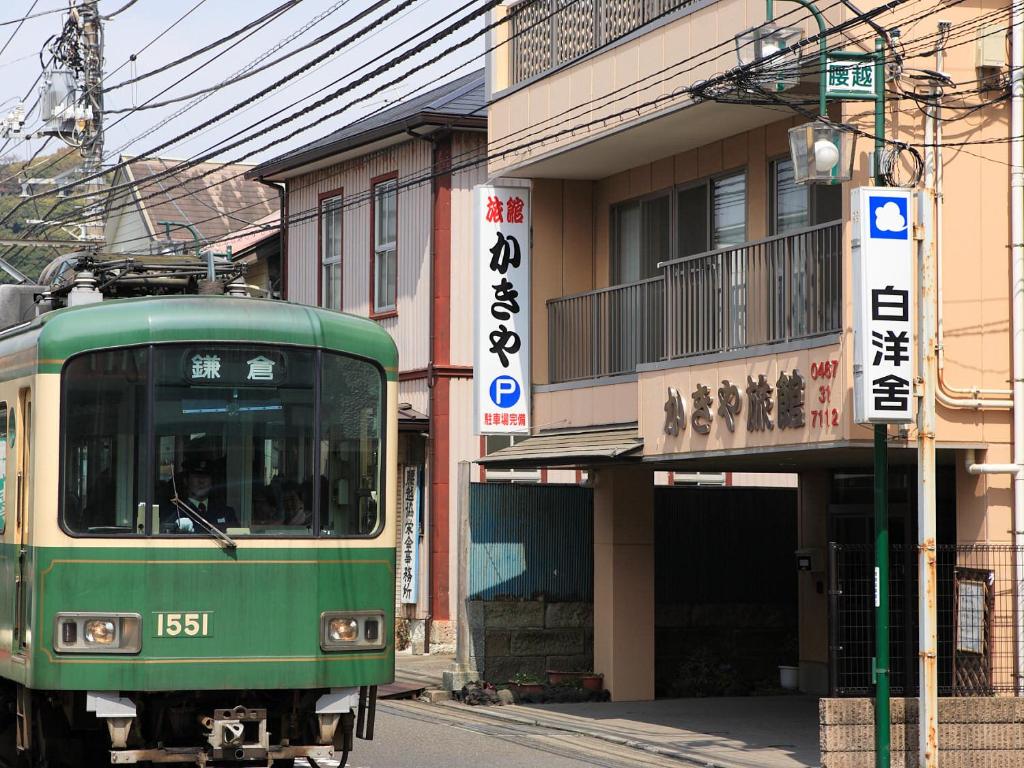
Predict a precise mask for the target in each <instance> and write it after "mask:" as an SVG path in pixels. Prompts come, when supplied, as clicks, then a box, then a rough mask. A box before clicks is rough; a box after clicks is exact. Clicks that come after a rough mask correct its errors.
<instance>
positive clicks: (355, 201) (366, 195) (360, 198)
mask: <svg viewBox="0 0 1024 768" xmlns="http://www.w3.org/2000/svg"><path fill="white" fill-rule="evenodd" d="M908 1H910V0H895V2H891V3H889V4H888V6H887V7H885V8H880V9H876V12H875V15H877V14H878V13H881V12H882V11H885V10H890V9H891V8H894V7H896V6H898V5H902V4H904V3H905V2H908ZM861 21H862V20H861V19H854V20H851V21H849V22H844V23H843V24H841V25H837V26H836V28H834V30H832V31H839V30H841V29H846V28H848V27H849V26H851V25H852V24H857V23H860V22H861ZM829 33H830V34H831V32H829ZM813 42H815V38H813V37H812V38H808V39H807V40H805V41H802V42H801V43H800V44H799V45H807V44H811V43H813ZM730 43H731V41H730ZM794 47H799V46H794ZM783 53H785V52H783ZM692 59H693V57H690V59H688V60H686V61H690V60H692ZM759 65H760V62H759V63H758V65H757V66H759ZM671 68H673V67H668V68H665V69H666V70H667V69H671ZM748 68H753V65H748ZM663 71H664V70H663ZM727 74H728V73H727ZM720 77H725V76H724V75H723V76H720ZM633 85H638V83H634V84H633ZM676 95H677V94H669V95H661V96H659V97H657V98H655V99H652V100H650V101H649V102H646V103H644V104H641V105H638V106H631V107H628V108H626V109H624V110H621V111H620V112H618V113H614V114H611V115H606V116H603V117H601V118H596V119H594V120H592V121H590V122H589V123H584V124H582V125H577V126H572V127H570V128H567V129H564V130H563V131H561V132H559V133H556V134H546V135H544V136H541V137H536V138H533V139H531V140H529V141H527V142H524V143H522V144H519V145H518V146H515V147H511V148H507V149H505V150H503V151H501V152H496V153H492V152H488V153H486V154H485V155H484V156H481V157H478V158H476V159H474V160H470V161H467V162H465V163H461V164H453V165H452V167H451V168H450V169H446V170H445V171H444V173H452V172H456V171H458V170H462V169H464V168H468V167H472V166H475V165H479V164H481V163H483V162H488V161H489V160H491V159H495V158H496V157H500V156H505V155H508V154H514V153H516V152H519V151H522V150H523V149H526V148H529V147H531V146H533V145H536V144H538V143H543V142H546V141H551V140H554V139H557V138H559V137H560V135H564V134H565V133H567V132H571V131H575V130H584V129H586V128H588V127H593V126H595V125H597V124H600V123H604V122H606V121H607V120H609V119H611V118H614V117H621V116H625V115H630V114H633V113H634V112H636V111H637V110H638V108H643V107H646V106H652V105H656V104H658V103H659V102H661V101H664V100H665V99H668V98H675V97H676ZM787 106H788V105H787ZM436 175H439V174H436V173H428V174H425V175H422V176H420V177H417V178H414V179H412V180H409V181H406V182H401V183H400V185H399V186H400V187H409V186H415V185H416V184H420V183H425V182H426V181H429V180H431V179H432V178H434V177H435V176H436ZM371 198H372V191H370V190H367V191H365V192H363V193H360V194H359V195H357V196H350V197H349V198H347V199H346V200H345V201H343V204H342V207H343V208H351V207H354V206H356V205H362V204H365V203H366V202H368V201H369V199H371ZM317 211H318V209H310V210H309V211H308V212H306V213H307V215H305V216H302V217H296V216H293V215H292V213H291V212H290V213H289V215H288V218H287V224H288V225H292V224H294V223H296V222H297V221H301V220H303V219H308V218H311V217H312V216H313V215H316V213H317ZM256 231H258V230H256ZM238 234H239V233H238V232H235V233H231V235H230V237H236V236H238ZM223 239H227V238H223Z"/></svg>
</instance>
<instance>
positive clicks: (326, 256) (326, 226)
mask: <svg viewBox="0 0 1024 768" xmlns="http://www.w3.org/2000/svg"><path fill="white" fill-rule="evenodd" d="M341 203H342V197H341V195H335V196H332V197H325V198H323V199H322V200H321V201H320V306H322V307H326V308H327V309H339V310H340V309H341V252H342V245H341V234H342V219H341V217H342V208H341Z"/></svg>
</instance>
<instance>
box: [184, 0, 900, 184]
mask: <svg viewBox="0 0 1024 768" xmlns="http://www.w3.org/2000/svg"><path fill="white" fill-rule="evenodd" d="M905 1H906V0H900V2H905ZM897 4H899V3H897ZM881 10H885V9H884V8H883V9H881ZM484 31H486V30H484ZM728 44H729V45H730V46H731V41H728ZM723 45H724V44H723V43H720V44H718V45H715V46H712V47H711V48H709V49H708V50H714V49H716V48H720V47H722V46H723ZM698 55H699V54H698ZM693 58H694V57H690V59H689V60H692V59H693ZM238 175H241V174H238ZM193 179H194V177H192V178H190V181H191V180H193Z"/></svg>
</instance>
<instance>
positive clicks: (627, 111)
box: [290, 2, 901, 218]
mask: <svg viewBox="0 0 1024 768" xmlns="http://www.w3.org/2000/svg"><path fill="white" fill-rule="evenodd" d="M899 4H901V3H900V2H897V3H890V4H889V7H887V8H883V9H880V10H889V9H891V8H892V7H895V6H897V5H899ZM852 21H853V23H859V22H860V21H861V20H860V19H854V20H852ZM847 26H848V25H847ZM813 40H814V38H810V39H808V40H807V41H804V43H805V44H806V43H808V42H812V41H813ZM730 42H731V41H730ZM691 60H692V57H691ZM632 111H633V109H632V108H631V109H628V110H624V112H623V113H620V114H629V113H631V112H632ZM608 117H612V116H608ZM598 122H601V121H598ZM581 127H582V126H576V127H575V128H574V130H575V129H579V128H581ZM550 138H551V136H544V137H541V139H540V141H545V140H549V139H550ZM478 162H479V161H478ZM290 218H291V217H290Z"/></svg>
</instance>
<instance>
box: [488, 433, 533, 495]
mask: <svg viewBox="0 0 1024 768" xmlns="http://www.w3.org/2000/svg"><path fill="white" fill-rule="evenodd" d="M481 437H482V438H483V450H482V451H481V453H483V455H484V456H490V455H491V454H492V453H494V452H495V451H500V450H501V449H502V448H505V447H511V446H513V445H515V444H516V443H517V442H518V441H520V440H525V439H526V438H528V437H529V435H518V434H512V433H506V434H501V435H481ZM493 437H498V438H506V437H507V438H508V439H509V444H508V446H500V447H497V448H491V447H490V446H489V445H488V442H489V441H490V439H491V438H493ZM483 479H484V482H486V483H509V484H510V485H540V484H541V483H542V474H541V470H540V469H488V468H486V467H485V468H484V478H483Z"/></svg>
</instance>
